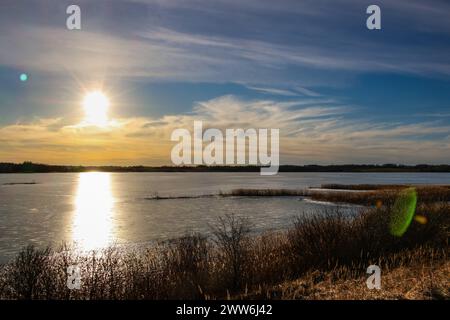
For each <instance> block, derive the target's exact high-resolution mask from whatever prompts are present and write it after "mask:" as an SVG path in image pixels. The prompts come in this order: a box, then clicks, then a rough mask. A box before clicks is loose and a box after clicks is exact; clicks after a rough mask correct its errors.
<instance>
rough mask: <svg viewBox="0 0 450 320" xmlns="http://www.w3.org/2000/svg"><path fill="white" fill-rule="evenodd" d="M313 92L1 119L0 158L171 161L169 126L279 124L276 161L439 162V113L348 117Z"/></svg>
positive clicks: (444, 131) (442, 149)
mask: <svg viewBox="0 0 450 320" xmlns="http://www.w3.org/2000/svg"><path fill="white" fill-rule="evenodd" d="M321 101H322V100H321V99H317V101H316V103H315V104H314V103H313V102H312V101H311V100H308V101H307V102H305V100H303V99H298V100H296V101H287V102H286V101H275V100H245V99H241V98H238V97H236V96H233V95H226V96H221V97H217V98H215V99H211V100H208V101H203V102H199V103H197V104H196V105H195V106H194V107H193V109H192V112H190V113H188V114H182V115H165V116H163V117H161V118H148V117H141V118H128V119H115V123H116V125H115V126H111V127H107V128H97V127H86V126H77V125H65V126H62V127H59V129H57V130H55V128H58V124H59V123H63V122H62V120H61V119H40V120H36V121H33V122H30V123H17V124H13V125H6V126H3V127H0V137H1V138H0V143H1V146H0V152H1V153H2V161H25V160H32V161H39V162H47V163H48V162H51V163H62V164H119V165H130V164H146V165H162V164H170V163H171V162H170V151H171V148H172V147H173V145H174V143H173V142H171V141H170V135H171V132H172V131H173V130H174V129H176V128H186V129H188V130H191V131H192V130H193V122H194V121H195V120H201V121H203V124H204V127H205V128H206V127H209V128H218V129H221V130H225V129H226V128H243V129H247V128H278V129H280V139H281V141H280V145H281V147H280V153H281V155H280V156H281V158H280V159H281V162H282V163H292V164H306V163H384V162H399V163H423V162H427V163H441V162H442V163H446V162H447V160H446V159H449V158H450V138H449V137H450V128H449V127H448V126H447V125H444V124H442V123H440V122H439V121H431V122H421V123H374V122H372V121H368V120H367V119H358V121H354V120H352V121H351V120H349V119H348V118H347V115H348V114H349V112H350V111H351V110H352V109H351V108H349V107H345V106H336V105H335V104H330V103H324V102H321Z"/></svg>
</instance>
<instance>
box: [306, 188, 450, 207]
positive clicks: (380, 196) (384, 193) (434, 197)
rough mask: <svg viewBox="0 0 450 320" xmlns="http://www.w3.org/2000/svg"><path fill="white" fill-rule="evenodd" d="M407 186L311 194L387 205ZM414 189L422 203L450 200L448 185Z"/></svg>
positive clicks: (315, 196)
mask: <svg viewBox="0 0 450 320" xmlns="http://www.w3.org/2000/svg"><path fill="white" fill-rule="evenodd" d="M406 188H408V186H404V187H402V188H394V189H385V188H380V189H374V191H363V192H355V191H351V192H345V191H340V192H333V191H316V192H311V193H310V196H311V198H312V199H314V200H317V201H329V202H340V203H351V204H359V205H366V206H378V207H379V206H381V205H386V206H391V205H393V204H394V202H395V200H396V199H397V198H398V197H399V195H400V194H401V192H402V191H403V190H404V189H406ZM414 189H415V191H416V192H417V200H418V202H420V203H434V202H449V201H450V188H449V187H447V186H417V187H414ZM349 190H350V189H349ZM351 190H356V189H351Z"/></svg>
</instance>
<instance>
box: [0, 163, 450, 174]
mask: <svg viewBox="0 0 450 320" xmlns="http://www.w3.org/2000/svg"><path fill="white" fill-rule="evenodd" d="M260 169H261V167H260V166H203V165H201V166H141V165H138V166H82V165H80V166H72V165H70V166H67V165H49V164H40V163H33V162H23V163H6V162H0V173H53V172H89V171H101V172H259V171H260ZM279 172H366V173H369V172H450V165H449V164H440V165H430V164H418V165H403V164H335V165H315V164H311V165H280V168H279Z"/></svg>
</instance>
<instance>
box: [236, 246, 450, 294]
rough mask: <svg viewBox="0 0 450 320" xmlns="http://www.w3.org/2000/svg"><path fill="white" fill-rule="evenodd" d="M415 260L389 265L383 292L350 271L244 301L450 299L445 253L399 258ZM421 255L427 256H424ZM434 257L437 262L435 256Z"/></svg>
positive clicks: (384, 266)
mask: <svg viewBox="0 0 450 320" xmlns="http://www.w3.org/2000/svg"><path fill="white" fill-rule="evenodd" d="M411 254H412V255H414V258H413V259H407V261H403V262H398V261H397V262H396V264H397V265H398V264H399V265H400V266H398V267H395V268H393V269H391V268H390V267H389V263H388V262H381V263H380V262H378V263H379V264H380V266H381V270H382V271H381V289H380V290H377V289H373V290H370V289H368V288H367V285H366V280H367V277H368V276H369V275H368V274H363V272H361V270H360V269H357V270H356V272H355V270H353V269H351V268H347V267H342V268H338V269H337V270H333V271H329V272H318V271H315V272H310V273H308V274H307V275H305V276H303V277H301V278H299V279H297V280H294V281H289V282H285V283H282V284H280V285H276V286H273V287H271V288H265V289H261V290H258V291H255V292H252V293H250V294H247V295H242V296H239V297H238V298H241V299H264V298H267V297H269V298H278V299H287V300H292V299H311V300H368V299H389V300H393V299H414V300H429V299H438V300H440V299H450V280H449V279H450V262H449V261H448V260H447V259H446V258H442V257H443V253H442V252H441V253H436V252H434V251H433V249H429V248H428V249H416V250H415V252H414V253H410V252H405V253H403V254H402V255H400V256H399V257H397V258H405V259H406V258H407V256H408V255H411ZM421 254H424V255H423V256H421ZM432 254H434V258H432V257H431V255H432Z"/></svg>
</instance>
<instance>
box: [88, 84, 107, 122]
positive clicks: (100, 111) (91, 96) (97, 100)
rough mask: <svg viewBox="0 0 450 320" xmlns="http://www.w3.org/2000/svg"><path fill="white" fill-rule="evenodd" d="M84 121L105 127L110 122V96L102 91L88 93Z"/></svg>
mask: <svg viewBox="0 0 450 320" xmlns="http://www.w3.org/2000/svg"><path fill="white" fill-rule="evenodd" d="M83 108H84V113H85V118H84V121H85V123H87V124H89V125H94V126H99V127H103V126H106V125H107V124H108V108H109V100H108V97H107V96H106V95H105V94H104V93H103V92H101V91H92V92H89V93H88V94H86V96H85V97H84V100H83Z"/></svg>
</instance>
